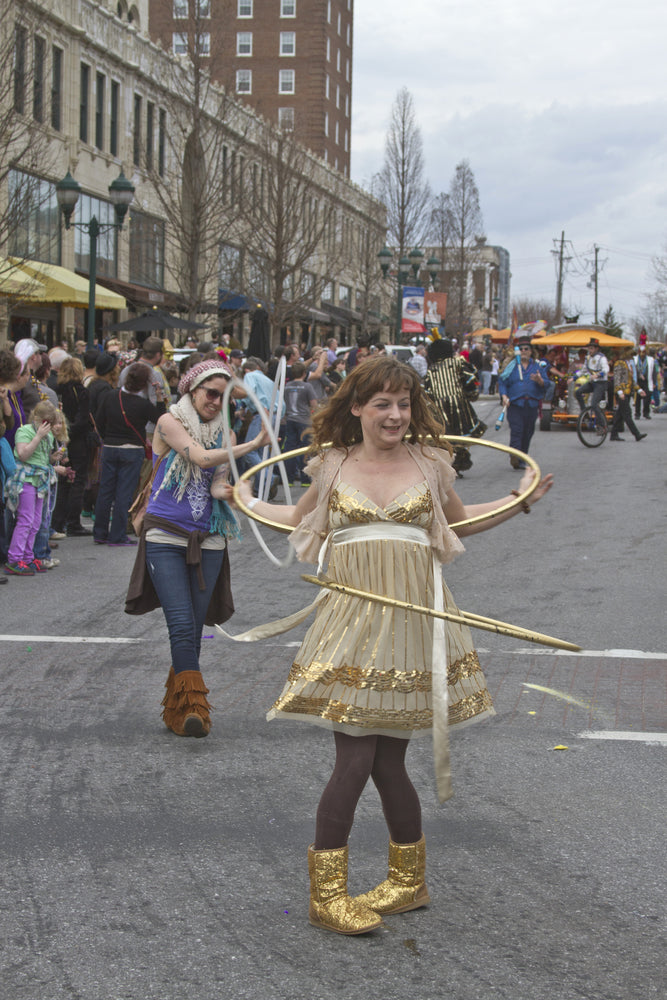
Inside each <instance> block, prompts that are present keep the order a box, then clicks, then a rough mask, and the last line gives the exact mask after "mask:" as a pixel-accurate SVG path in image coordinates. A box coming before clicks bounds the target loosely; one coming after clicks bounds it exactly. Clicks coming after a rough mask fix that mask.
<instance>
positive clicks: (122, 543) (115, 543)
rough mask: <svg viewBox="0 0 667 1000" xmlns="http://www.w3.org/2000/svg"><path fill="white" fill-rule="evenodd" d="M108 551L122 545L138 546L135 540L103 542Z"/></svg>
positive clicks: (125, 539)
mask: <svg viewBox="0 0 667 1000" xmlns="http://www.w3.org/2000/svg"><path fill="white" fill-rule="evenodd" d="M103 544H105V545H108V546H109V548H110V549H119V548H120V547H121V546H122V545H138V544H139V543H138V541H137V539H136V538H124V539H123V541H122V542H104V543H103Z"/></svg>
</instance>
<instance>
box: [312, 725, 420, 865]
mask: <svg viewBox="0 0 667 1000" xmlns="http://www.w3.org/2000/svg"><path fill="white" fill-rule="evenodd" d="M334 739H335V741H336V763H335V765H334V769H333V774H332V775H331V778H330V779H329V782H328V784H327V786H326V788H325V789H324V792H323V793H322V798H321V799H320V804H319V806H318V809H317V824H316V828H315V849H316V850H318V851H322V850H325V851H326V850H334V849H335V848H337V847H344V846H345V845H346V844H347V840H348V837H349V835H350V830H351V829H352V823H353V821H354V811H355V809H356V807H357V802H358V801H359V798H360V796H361V793H362V792H363V790H364V788H365V786H366V782H367V781H368V779H369V777H370V778H372V779H373V782H374V784H375V787H376V788H377V790H378V792H379V793H380V799H381V801H382V811H383V813H384V817H385V819H386V821H387V826H388V827H389V834H390V836H391V839H392V840H393V841H394V842H395V843H397V844H414V843H415V842H416V841H418V840H419V838H420V837H421V835H422V828H421V806H420V804H419V798H418V796H417V792H416V791H415V789H414V786H413V784H412V782H411V781H410V778H409V777H408V773H407V771H406V769H405V752H406V750H407V749H408V740H400V739H396V738H395V737H393V736H348V734H347V733H338V732H334Z"/></svg>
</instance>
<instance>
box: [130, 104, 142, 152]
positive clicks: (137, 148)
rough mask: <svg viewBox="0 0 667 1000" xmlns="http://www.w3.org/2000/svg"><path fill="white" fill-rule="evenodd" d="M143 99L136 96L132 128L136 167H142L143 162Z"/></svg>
mask: <svg viewBox="0 0 667 1000" xmlns="http://www.w3.org/2000/svg"><path fill="white" fill-rule="evenodd" d="M141 104H142V101H141V97H140V96H139V94H135V95H134V123H133V128H132V162H133V163H134V165H135V167H138V166H140V165H141V164H140V161H141Z"/></svg>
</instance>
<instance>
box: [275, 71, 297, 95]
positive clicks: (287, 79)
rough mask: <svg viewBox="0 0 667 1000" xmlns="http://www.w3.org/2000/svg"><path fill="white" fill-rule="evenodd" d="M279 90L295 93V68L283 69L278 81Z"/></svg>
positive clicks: (285, 92)
mask: <svg viewBox="0 0 667 1000" xmlns="http://www.w3.org/2000/svg"><path fill="white" fill-rule="evenodd" d="M278 92H279V93H280V94H293V93H294V70H293V69H281V70H280V78H279V81H278Z"/></svg>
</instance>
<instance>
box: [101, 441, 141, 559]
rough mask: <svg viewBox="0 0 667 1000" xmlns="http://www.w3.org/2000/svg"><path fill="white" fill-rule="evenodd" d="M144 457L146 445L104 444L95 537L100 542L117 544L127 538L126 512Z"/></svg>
mask: <svg viewBox="0 0 667 1000" xmlns="http://www.w3.org/2000/svg"><path fill="white" fill-rule="evenodd" d="M143 461H144V450H143V448H109V447H108V446H107V445H104V447H103V448H102V461H101V466H100V485H99V489H98V491H97V503H96V504H95V524H94V526H93V537H94V538H95V539H96V540H97V541H98V542H114V543H115V544H118V542H124V541H125V539H126V538H127V512H128V510H129V508H130V503H131V502H132V497H133V495H134V491H135V490H136V488H137V483H138V482H139V473H140V472H141V466H142V463H143ZM112 506H113V516H112V514H111V508H112ZM109 518H111V530H109Z"/></svg>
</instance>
